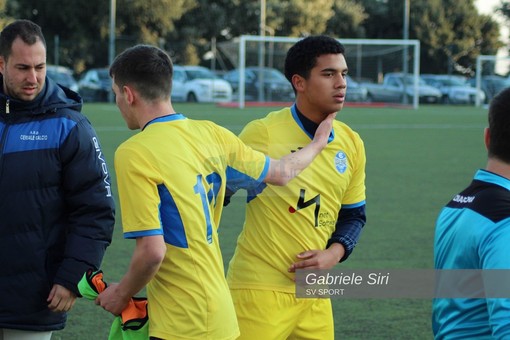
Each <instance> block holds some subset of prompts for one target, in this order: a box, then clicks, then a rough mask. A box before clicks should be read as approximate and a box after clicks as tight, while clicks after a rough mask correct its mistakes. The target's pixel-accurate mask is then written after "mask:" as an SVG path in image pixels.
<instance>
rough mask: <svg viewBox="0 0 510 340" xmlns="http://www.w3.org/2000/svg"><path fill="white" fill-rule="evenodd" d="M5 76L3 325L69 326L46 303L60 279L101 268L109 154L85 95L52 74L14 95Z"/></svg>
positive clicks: (68, 282)
mask: <svg viewBox="0 0 510 340" xmlns="http://www.w3.org/2000/svg"><path fill="white" fill-rule="evenodd" d="M2 83H3V82H2V77H1V76H0V273H1V274H0V328H14V329H25V330H35V331H51V330H58V329H62V328H64V325H65V321H66V314H65V313H55V312H52V311H50V310H49V309H48V307H47V306H48V302H47V301H46V299H47V298H48V295H49V292H50V290H51V288H52V286H53V284H55V283H57V284H60V285H62V286H64V287H66V288H68V289H70V290H71V291H73V292H75V293H76V294H77V295H78V296H79V293H78V288H77V283H78V281H79V280H80V279H81V277H82V275H83V274H84V273H85V272H86V270H87V269H89V268H94V269H98V268H99V266H100V264H101V261H102V258H103V255H104V252H105V249H106V247H107V246H108V245H109V244H110V242H111V238H112V233H113V225H114V202H113V197H112V191H111V187H110V178H109V175H108V168H107V165H106V163H105V158H104V155H103V153H102V152H101V148H100V144H99V141H98V138H97V136H96V133H95V132H94V130H93V128H92V126H91V124H90V122H89V121H88V120H87V118H85V116H83V115H82V114H81V113H80V110H81V106H82V101H81V98H80V96H79V95H78V94H77V93H75V92H72V91H71V90H69V89H67V88H64V87H61V86H59V85H57V84H56V83H55V82H53V81H52V80H51V79H49V78H46V82H45V86H44V89H43V91H42V92H41V93H40V94H39V96H38V97H37V98H36V99H35V100H33V101H31V102H22V101H17V100H15V99H13V98H9V97H8V96H6V95H5V94H4V93H3V89H2V88H1V87H2V86H1V84H2Z"/></svg>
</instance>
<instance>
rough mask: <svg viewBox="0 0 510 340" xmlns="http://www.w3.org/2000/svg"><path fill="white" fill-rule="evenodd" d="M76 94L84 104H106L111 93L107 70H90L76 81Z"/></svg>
mask: <svg viewBox="0 0 510 340" xmlns="http://www.w3.org/2000/svg"><path fill="white" fill-rule="evenodd" d="M78 92H79V93H80V95H81V97H82V98H83V101H84V102H107V101H109V96H110V93H112V79H111V78H110V74H109V73H108V68H92V69H90V70H88V71H86V72H85V74H83V76H82V77H81V79H80V80H79V81H78Z"/></svg>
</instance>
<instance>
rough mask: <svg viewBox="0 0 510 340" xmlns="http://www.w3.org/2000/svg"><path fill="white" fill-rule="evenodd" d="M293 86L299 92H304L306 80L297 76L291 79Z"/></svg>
mask: <svg viewBox="0 0 510 340" xmlns="http://www.w3.org/2000/svg"><path fill="white" fill-rule="evenodd" d="M291 80H292V85H293V86H294V88H295V89H296V91H297V92H303V91H304V89H305V83H306V80H305V78H303V77H301V76H300V75H299V74H295V75H293V76H292V78H291Z"/></svg>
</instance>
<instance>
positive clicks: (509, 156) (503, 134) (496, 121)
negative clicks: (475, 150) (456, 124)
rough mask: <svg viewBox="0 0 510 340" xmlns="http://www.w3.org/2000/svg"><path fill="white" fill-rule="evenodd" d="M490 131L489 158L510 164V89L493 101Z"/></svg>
mask: <svg viewBox="0 0 510 340" xmlns="http://www.w3.org/2000/svg"><path fill="white" fill-rule="evenodd" d="M489 130H490V141H489V148H488V152H489V157H493V158H497V159H499V160H501V161H503V162H505V163H508V164H510V87H509V88H506V89H504V90H503V91H501V92H500V93H498V94H497V95H496V96H495V97H494V98H492V100H491V103H490V106H489Z"/></svg>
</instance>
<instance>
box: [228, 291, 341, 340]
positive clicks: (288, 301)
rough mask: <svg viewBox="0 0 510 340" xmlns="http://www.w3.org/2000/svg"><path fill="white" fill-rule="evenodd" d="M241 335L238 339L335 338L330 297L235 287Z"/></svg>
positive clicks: (233, 294) (233, 292) (234, 295)
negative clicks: (298, 297) (321, 297)
mask: <svg viewBox="0 0 510 340" xmlns="http://www.w3.org/2000/svg"><path fill="white" fill-rule="evenodd" d="M231 293H232V299H233V300H234V306H235V308H236V314H237V320H238V323H239V329H240V331H241V336H240V337H239V338H238V340H251V339H253V340H260V339H264V340H284V339H288V340H291V339H296V340H297V339H309V340H312V339H316V340H333V339H334V324H333V310H332V307H331V301H330V300H329V299H296V297H295V295H294V294H291V293H282V292H275V291H269V290H249V289H233V290H231Z"/></svg>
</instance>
